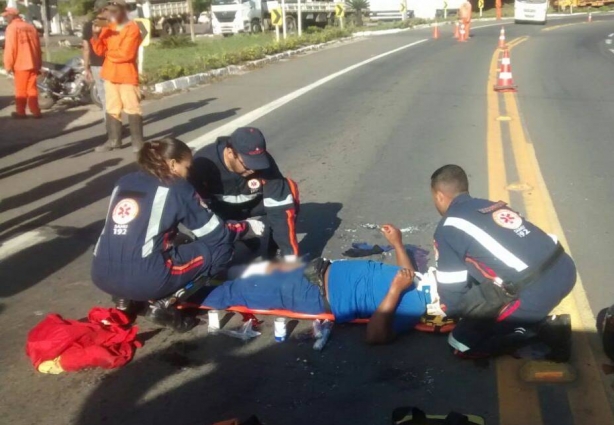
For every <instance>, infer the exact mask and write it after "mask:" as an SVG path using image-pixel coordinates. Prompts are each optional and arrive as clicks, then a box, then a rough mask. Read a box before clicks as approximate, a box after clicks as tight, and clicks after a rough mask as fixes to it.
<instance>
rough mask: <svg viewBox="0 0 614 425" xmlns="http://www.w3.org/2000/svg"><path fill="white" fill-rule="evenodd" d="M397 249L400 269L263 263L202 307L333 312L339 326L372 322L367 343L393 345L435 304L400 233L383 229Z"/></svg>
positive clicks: (371, 265) (364, 263) (353, 263)
mask: <svg viewBox="0 0 614 425" xmlns="http://www.w3.org/2000/svg"><path fill="white" fill-rule="evenodd" d="M382 232H383V233H384V235H385V236H386V239H388V241H389V242H390V244H391V245H392V246H393V247H394V248H395V252H396V261H397V266H392V265H387V264H383V263H379V262H374V261H355V260H341V261H334V262H329V261H328V260H324V259H322V258H318V259H315V260H313V261H311V262H310V263H309V264H307V265H304V264H301V263H271V262H267V263H261V264H260V265H259V266H260V270H259V272H258V273H254V272H251V270H254V269H255V268H258V265H255V266H252V267H251V268H250V269H249V270H248V272H247V273H244V274H243V275H242V277H241V278H239V279H236V280H231V281H227V282H225V283H224V284H222V285H221V286H218V287H216V288H215V289H213V290H212V291H211V292H210V293H209V295H208V296H207V297H206V298H205V300H204V302H203V305H205V306H207V307H209V308H214V309H221V310H223V309H226V308H229V307H231V306H244V307H247V308H250V309H262V310H269V309H285V310H290V311H293V312H297V313H305V314H321V313H332V314H333V315H334V317H335V321H336V322H337V323H343V322H350V321H352V320H354V319H361V318H370V321H369V324H368V325H367V336H366V340H367V342H368V343H370V344H384V343H388V342H390V341H392V340H393V339H394V337H395V335H396V334H398V333H401V332H407V331H410V330H411V329H413V328H414V327H415V326H416V324H418V322H419V321H420V317H421V316H422V315H424V314H425V313H426V311H427V304H430V303H431V289H430V288H429V287H428V286H424V287H421V288H418V287H416V285H414V284H413V282H414V269H413V266H412V263H411V261H410V259H409V256H408V255H407V252H406V251H405V248H404V247H403V242H402V238H401V232H400V231H399V229H397V228H396V227H394V226H392V225H385V226H383V227H382Z"/></svg>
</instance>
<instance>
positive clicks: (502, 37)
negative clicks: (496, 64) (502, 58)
mask: <svg viewBox="0 0 614 425" xmlns="http://www.w3.org/2000/svg"><path fill="white" fill-rule="evenodd" d="M497 47H499V49H505V48H506V47H505V28H503V27H501V32H500V33H499V46H497Z"/></svg>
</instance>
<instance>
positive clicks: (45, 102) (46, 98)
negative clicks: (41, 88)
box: [38, 92, 55, 110]
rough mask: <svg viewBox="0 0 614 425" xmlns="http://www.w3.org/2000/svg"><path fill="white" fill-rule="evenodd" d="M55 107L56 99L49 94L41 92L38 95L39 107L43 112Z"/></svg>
mask: <svg viewBox="0 0 614 425" xmlns="http://www.w3.org/2000/svg"><path fill="white" fill-rule="evenodd" d="M53 105H55V99H54V98H53V96H52V95H51V94H49V93H47V92H40V93H39V94H38V106H39V107H40V108H41V109H42V110H47V109H51V108H52V107H53Z"/></svg>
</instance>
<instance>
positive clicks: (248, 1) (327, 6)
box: [211, 0, 335, 35]
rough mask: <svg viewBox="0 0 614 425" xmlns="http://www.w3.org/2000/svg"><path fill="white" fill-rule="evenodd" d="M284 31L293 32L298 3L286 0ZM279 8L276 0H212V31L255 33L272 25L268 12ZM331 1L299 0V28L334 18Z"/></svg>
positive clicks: (319, 23) (326, 22) (214, 32)
mask: <svg viewBox="0 0 614 425" xmlns="http://www.w3.org/2000/svg"><path fill="white" fill-rule="evenodd" d="M285 5H286V30H287V31H288V32H294V31H295V30H296V28H297V25H298V3H297V1H296V0H287V1H286V2H285ZM280 7H281V2H279V1H276V0H275V1H264V0H212V2H211V12H212V13H211V15H212V16H211V18H212V25H213V34H218V35H219V34H223V35H232V34H238V33H242V32H251V33H258V32H261V31H263V30H269V29H271V28H273V26H272V25H271V11H272V10H273V9H277V8H280ZM334 12H335V3H333V2H332V1H302V2H301V15H302V19H303V28H307V27H308V26H320V27H323V26H325V25H326V24H328V23H332V22H333V19H334Z"/></svg>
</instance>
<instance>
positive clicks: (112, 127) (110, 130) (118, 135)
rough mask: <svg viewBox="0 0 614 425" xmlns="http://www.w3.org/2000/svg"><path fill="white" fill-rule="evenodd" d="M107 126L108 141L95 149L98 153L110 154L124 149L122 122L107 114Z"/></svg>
mask: <svg viewBox="0 0 614 425" xmlns="http://www.w3.org/2000/svg"><path fill="white" fill-rule="evenodd" d="M106 126H107V137H108V139H107V141H106V142H105V144H104V145H100V146H98V147H97V148H96V149H95V150H96V152H109V151H112V150H113V149H121V147H122V122H121V121H120V120H118V119H116V118H115V117H112V116H111V115H109V114H107V121H106Z"/></svg>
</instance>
